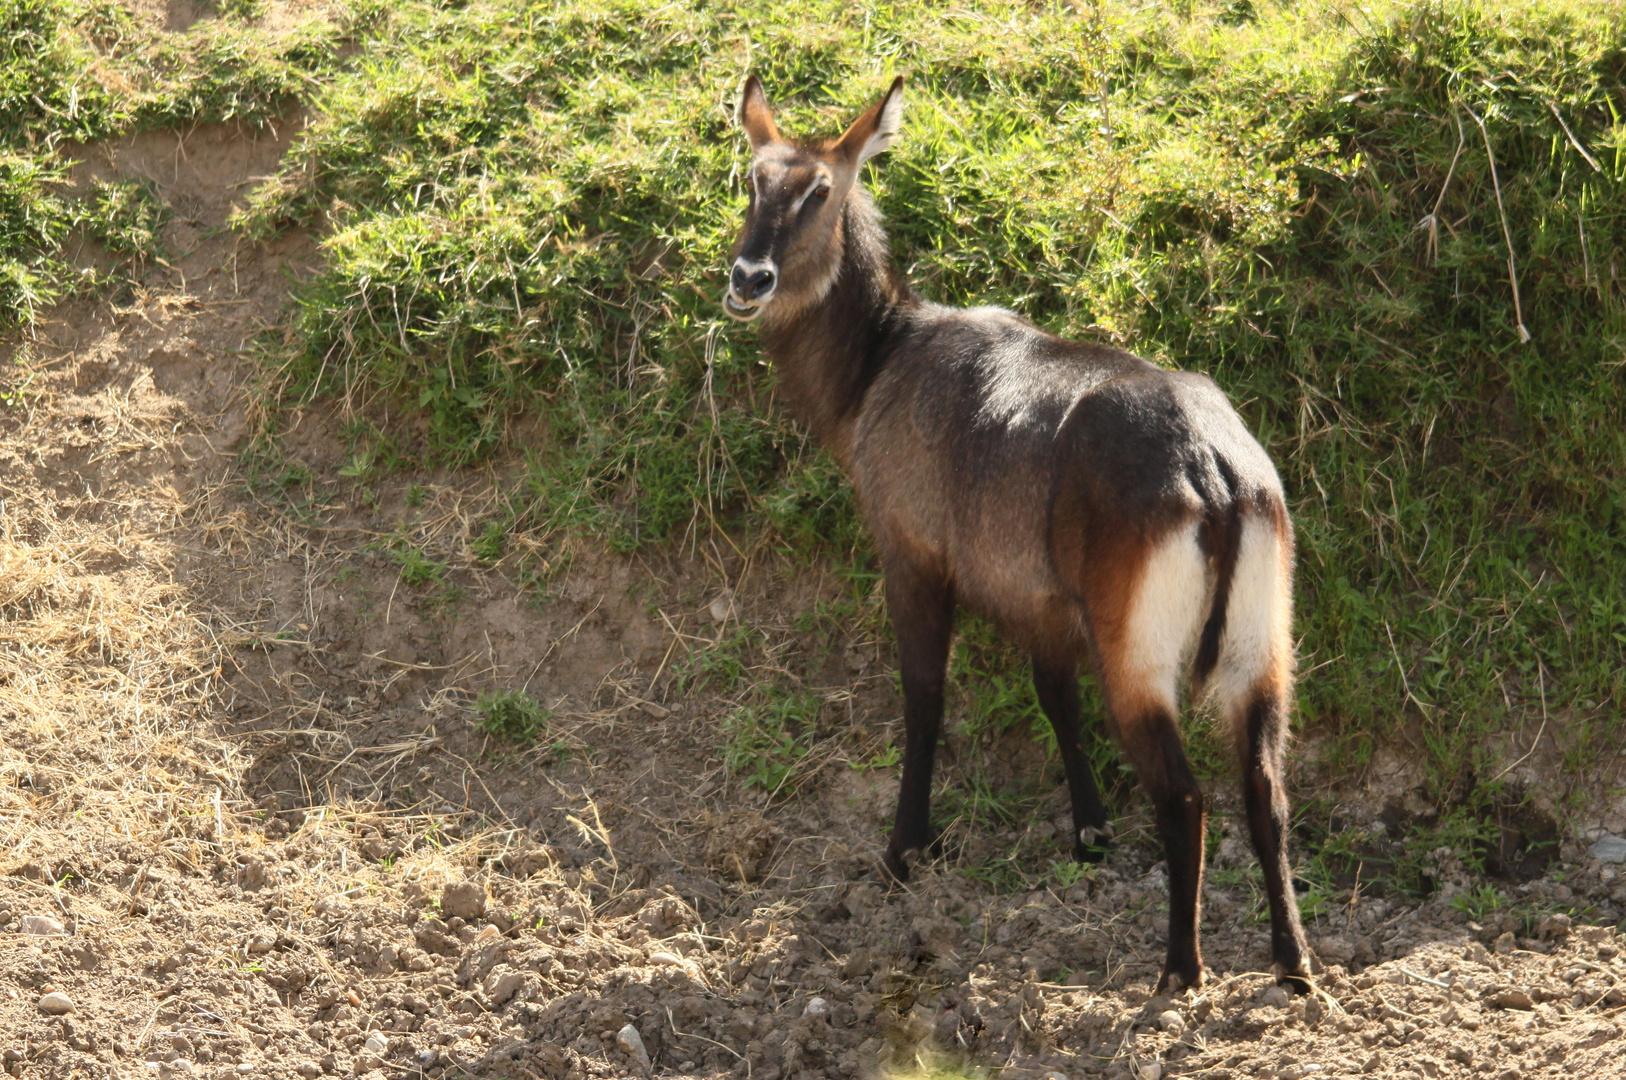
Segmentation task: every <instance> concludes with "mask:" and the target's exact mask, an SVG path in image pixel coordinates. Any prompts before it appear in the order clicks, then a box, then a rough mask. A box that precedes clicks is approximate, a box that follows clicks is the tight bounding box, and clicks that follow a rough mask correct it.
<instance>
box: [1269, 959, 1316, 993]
mask: <svg viewBox="0 0 1626 1080" xmlns="http://www.w3.org/2000/svg"><path fill="white" fill-rule="evenodd" d="M1307 967H1308V965H1305V964H1300V965H1298V967H1296V968H1295V969H1294V970H1292V971H1289V970H1288V969H1287V968H1286V967H1284V966H1283V965H1282V964H1281V963H1280V962H1277V963H1274V964H1272V965H1270V973H1271V974H1272V975H1274V976H1276V985H1277V986H1280V987H1281V988H1282V989H1284V990H1286V991H1287V992H1288V993H1289V994H1292V995H1294V996H1295V997H1297V996H1298V995H1300V994H1310V993H1314V992H1315V984H1314V983H1313V982H1311V981H1310V973H1309V971H1307V970H1306V968H1307Z"/></svg>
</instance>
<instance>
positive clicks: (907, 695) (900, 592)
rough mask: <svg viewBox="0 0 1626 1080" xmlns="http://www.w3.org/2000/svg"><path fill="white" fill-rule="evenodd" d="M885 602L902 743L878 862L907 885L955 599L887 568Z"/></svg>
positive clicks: (924, 579)
mask: <svg viewBox="0 0 1626 1080" xmlns="http://www.w3.org/2000/svg"><path fill="white" fill-rule="evenodd" d="M886 601H887V608H888V610H889V611H890V612H891V615H892V629H893V632H894V634H896V636H897V639H898V668H899V670H900V673H901V675H902V677H903V678H902V681H903V740H904V741H903V778H902V780H901V781H900V783H899V784H898V812H897V816H896V817H895V818H894V819H893V823H892V838H891V840H890V842H889V843H888V844H887V846H886V854H885V856H883V859H882V864H883V866H884V867H885V869H886V871H887V873H889V874H891V875H892V877H893V878H894V879H895V880H897V881H907V880H908V878H909V864H908V861H907V860H908V856H909V854H910V853H911V852H917V851H921V850H923V849H925V848H926V846H927V845H928V844H929V843H930V842H931V797H932V762H933V761H934V759H935V758H936V755H937V739H938V735H939V733H940V732H941V730H942V726H943V677H944V670H945V668H946V667H947V665H948V650H949V638H950V635H951V633H952V631H953V612H954V601H953V598H952V596H951V595H950V592H949V588H948V585H947V583H945V582H943V581H942V580H941V579H936V578H933V577H931V576H929V575H926V574H922V573H919V572H917V571H915V570H913V569H909V568H902V569H892V568H889V569H888V570H887V574H886Z"/></svg>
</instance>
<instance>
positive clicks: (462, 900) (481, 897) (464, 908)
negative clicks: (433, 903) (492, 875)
mask: <svg viewBox="0 0 1626 1080" xmlns="http://www.w3.org/2000/svg"><path fill="white" fill-rule="evenodd" d="M440 910H441V911H442V912H444V913H445V914H446V915H447V916H448V917H452V918H458V919H462V920H464V921H465V922H472V921H473V920H475V919H482V918H484V917H485V913H486V889H485V886H484V885H481V884H480V883H479V882H478V881H454V882H452V883H451V884H450V885H448V886H446V888H445V889H444V890H443V891H442V892H441V894H440Z"/></svg>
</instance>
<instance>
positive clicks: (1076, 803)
mask: <svg viewBox="0 0 1626 1080" xmlns="http://www.w3.org/2000/svg"><path fill="white" fill-rule="evenodd" d="M1033 689H1034V690H1035V691H1037V692H1038V695H1039V705H1040V707H1042V708H1043V709H1044V714H1045V715H1046V716H1047V717H1049V718H1050V726H1051V727H1052V728H1054V729H1055V731H1056V746H1057V747H1058V748H1059V749H1060V750H1061V763H1062V765H1063V767H1065V768H1066V770H1067V788H1068V790H1069V792H1071V794H1072V797H1073V857H1074V858H1075V859H1077V860H1078V861H1079V862H1100V861H1101V857H1102V856H1104V855H1105V854H1106V852H1107V842H1108V841H1109V840H1111V839H1112V823H1111V822H1110V821H1109V820H1108V819H1107V808H1106V807H1105V806H1103V805H1102V803H1101V791H1100V789H1099V788H1097V787H1096V786H1095V770H1093V769H1091V768H1090V760H1089V758H1088V757H1086V756H1085V754H1084V733H1083V729H1082V727H1081V725H1080V719H1079V712H1080V709H1079V701H1078V669H1077V668H1076V667H1075V666H1074V665H1073V664H1070V663H1055V662H1047V661H1045V660H1042V659H1041V658H1040V657H1039V656H1037V655H1035V656H1034V657H1033Z"/></svg>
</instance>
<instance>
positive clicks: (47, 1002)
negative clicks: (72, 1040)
mask: <svg viewBox="0 0 1626 1080" xmlns="http://www.w3.org/2000/svg"><path fill="white" fill-rule="evenodd" d="M40 1011H41V1012H43V1013H48V1014H50V1015H51V1016H65V1015H66V1014H68V1013H71V1012H73V999H72V998H70V997H69V996H68V995H67V994H64V993H63V992H62V991H60V990H53V991H52V992H51V993H49V994H46V995H45V996H44V997H42V998H40Z"/></svg>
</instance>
